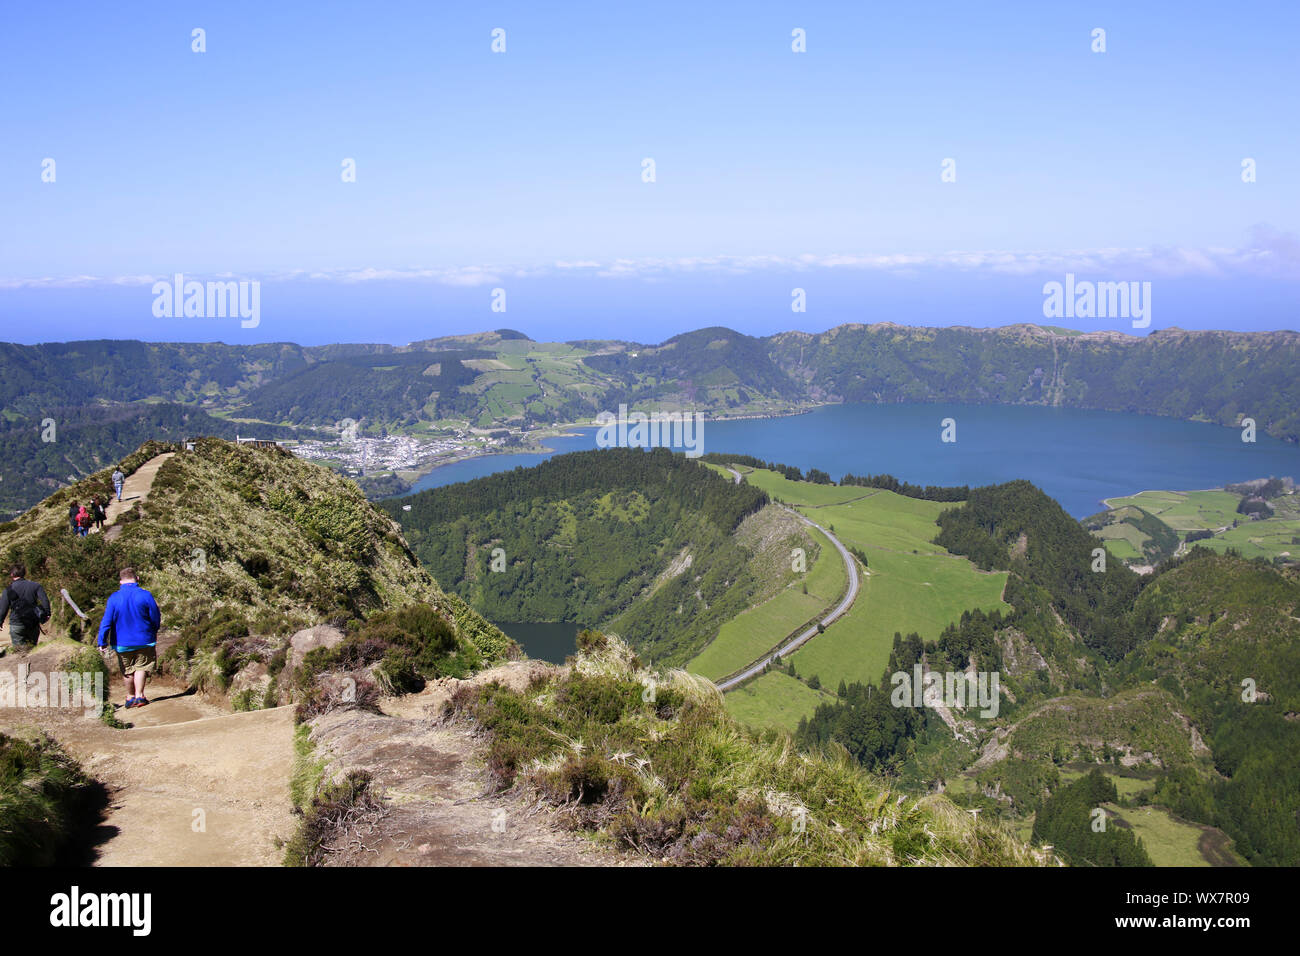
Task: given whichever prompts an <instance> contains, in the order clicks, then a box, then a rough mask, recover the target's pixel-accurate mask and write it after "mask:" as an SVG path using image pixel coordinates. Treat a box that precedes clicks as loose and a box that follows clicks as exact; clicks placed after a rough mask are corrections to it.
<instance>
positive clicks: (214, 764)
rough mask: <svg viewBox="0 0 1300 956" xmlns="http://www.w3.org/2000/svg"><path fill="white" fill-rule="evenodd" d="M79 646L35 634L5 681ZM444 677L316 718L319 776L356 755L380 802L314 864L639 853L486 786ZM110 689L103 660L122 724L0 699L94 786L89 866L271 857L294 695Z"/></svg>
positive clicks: (283, 805) (45, 668) (626, 860)
mask: <svg viewBox="0 0 1300 956" xmlns="http://www.w3.org/2000/svg"><path fill="white" fill-rule="evenodd" d="M161 646H162V645H160V647H161ZM78 648H79V646H78V645H76V644H74V643H73V642H71V641H68V640H64V639H56V640H46V641H42V643H41V644H40V645H39V646H38V647H37V648H36V649H35V650H33V651H31V652H30V653H28V654H25V655H19V654H16V653H12V652H11V653H8V654H7V655H6V656H5V657H3V658H0V673H4V672H8V673H9V674H12V675H13V676H14V678H15V680H19V679H22V678H23V676H24V673H25V674H26V675H27V677H28V679H29V680H30V675H34V674H36V673H38V672H39V673H43V674H46V675H48V674H49V673H50V672H52V671H58V670H60V669H63V668H64V665H65V664H66V662H67V661H68V659H69V657H70V656H71V655H72V654H73V653H74V652H75V651H76V650H78ZM110 657H111V655H110ZM536 666H538V665H537V664H536V662H527V663H517V664H512V665H507V666H505V667H501V668H494V669H493V670H491V671H487V672H485V673H483V674H481V675H477V676H476V677H475V678H471V681H473V682H476V683H477V682H479V681H483V680H500V681H502V682H503V683H507V684H512V685H513V684H521V686H522V685H526V682H527V680H528V679H530V674H531V669H532V668H533V667H536ZM547 666H549V665H547ZM24 668H25V672H24ZM53 679H54V680H58V679H59V678H57V677H56V678H53ZM457 683H459V682H456V681H452V680H446V681H438V682H435V683H434V684H433V685H430V687H429V688H428V689H426V691H424V692H422V693H420V694H413V695H409V696H407V697H401V698H384V699H383V700H382V701H381V707H382V708H383V711H384V712H382V713H372V712H368V711H362V710H357V709H344V710H336V711H333V712H331V713H328V714H326V715H324V716H322V717H319V718H317V719H316V720H315V721H314V722H313V725H312V732H311V738H312V740H313V742H314V744H315V746H316V754H315V756H316V758H317V759H318V760H322V761H325V762H327V764H328V766H327V775H328V776H329V777H330V778H331V779H337V777H338V776H339V775H341V774H342V773H345V772H346V771H348V770H354V769H365V770H367V771H369V772H371V773H372V774H373V775H374V783H375V789H376V790H377V791H378V792H379V793H380V795H381V796H382V797H383V802H384V809H383V811H382V813H376V814H372V815H371V816H370V817H368V818H365V819H360V820H358V821H356V825H355V826H352V827H349V828H348V829H347V830H345V831H343V832H340V833H338V834H337V835H336V837H335V838H334V840H333V841H332V842H331V843H330V844H329V846H328V849H329V850H330V852H329V853H328V855H327V857H326V859H325V861H324V865H326V866H501V865H527V866H592V865H596V866H610V865H615V866H619V865H637V864H639V863H643V862H644V861H641V860H638V859H636V858H634V857H630V856H628V855H626V854H621V853H617V852H615V851H613V850H610V849H608V848H605V847H602V846H599V845H597V844H594V843H593V842H592V841H591V840H590V839H588V838H586V837H583V836H580V835H578V834H576V833H573V832H570V831H568V830H567V829H566V828H565V827H564V826H563V821H562V820H560V819H559V818H558V816H557V814H556V813H555V811H553V810H550V809H548V808H543V807H539V806H536V805H534V804H532V803H530V802H529V801H527V800H526V799H525V798H524V797H523V796H521V795H520V794H518V793H512V792H508V793H489V792H488V791H489V789H490V787H489V783H488V778H487V774H486V772H485V771H484V765H483V741H482V740H481V739H479V738H477V737H476V736H475V735H474V734H473V733H472V732H471V730H470V729H468V728H465V727H459V726H446V725H443V724H442V723H441V721H440V720H438V719H437V716H436V714H437V712H438V711H439V710H440V705H441V702H442V701H443V700H445V699H446V697H447V695H448V694H449V693H450V690H451V688H452V687H454V686H455V685H456V684H457ZM122 688H123V685H122V681H121V679H120V678H119V677H118V676H117V674H116V672H114V674H113V679H112V682H111V684H110V699H112V700H113V701H114V702H115V703H116V716H117V718H118V719H119V720H122V721H124V722H126V723H129V724H130V725H131V726H130V728H129V729H126V730H119V729H114V728H112V727H109V726H107V725H106V724H104V723H103V722H102V721H100V720H99V719H98V718H97V717H92V716H88V715H87V714H86V713H85V712H84V711H83V710H81V709H80V708H76V709H68V708H56V707H39V708H37V707H26V708H19V707H0V732H3V733H6V734H14V733H17V734H24V735H30V734H31V733H32V732H34V731H43V732H45V733H47V734H49V735H50V736H52V737H54V738H55V739H56V740H57V741H58V742H59V743H60V744H61V745H62V746H63V748H64V749H65V750H66V751H67V752H68V753H69V755H71V756H72V757H74V758H75V759H76V760H77V761H78V762H79V763H80V764H81V766H82V768H83V769H84V770H85V771H86V773H87V774H88V775H89V776H91V777H92V778H94V779H95V780H96V781H98V782H99V783H101V784H102V785H103V786H104V788H105V789H106V791H107V799H108V805H107V807H106V808H105V809H104V811H103V818H102V820H101V821H100V822H99V825H98V827H97V828H96V830H95V833H94V836H93V838H92V839H91V841H90V842H91V843H92V844H93V846H92V847H90V848H87V858H89V857H90V856H93V857H94V859H93V864H94V865H96V866H279V865H281V864H282V863H283V859H284V851H283V844H284V842H285V841H286V840H288V839H289V838H290V837H291V836H292V835H293V834H294V832H295V831H296V829H297V826H298V822H299V820H300V818H299V817H298V816H297V815H296V814H295V813H294V810H293V805H292V797H291V795H290V779H291V777H292V774H293V769H294V746H293V740H294V717H293V713H294V708H293V707H292V706H284V707H276V708H271V709H267V710H257V711H251V712H247V713H232V712H230V710H229V708H228V707H227V706H225V704H224V701H216V700H212V699H207V698H205V697H203V696H202V695H200V694H197V693H194V692H193V691H192V690H190V689H189V688H187V687H186V686H185V685H183V684H181V683H179V682H177V681H176V680H175V679H174V678H171V677H167V676H163V677H161V678H157V679H153V680H150V682H149V686H148V690H147V692H146V693H147V694H148V696H149V700H150V703H149V704H148V705H147V706H145V707H136V708H132V709H130V710H124V709H123V708H122V705H121V700H122V697H123V689H122Z"/></svg>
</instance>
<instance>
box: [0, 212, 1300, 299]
mask: <svg viewBox="0 0 1300 956" xmlns="http://www.w3.org/2000/svg"><path fill="white" fill-rule="evenodd" d="M816 269H856V270H862V271H874V272H888V273H894V274H897V275H903V276H919V275H923V274H925V273H927V272H933V271H957V272H989V273H997V274H1003V275H1034V274H1045V273H1050V274H1060V273H1064V272H1075V273H1080V274H1083V273H1101V274H1106V275H1112V276H1120V275H1122V276H1125V277H1131V278H1148V277H1149V278H1164V277H1187V276H1201V277H1209V278H1233V277H1242V276H1246V277H1270V278H1281V279H1300V237H1297V236H1296V235H1295V234H1294V233H1285V232H1281V231H1279V230H1276V229H1274V228H1272V227H1271V226H1267V225H1259V226H1255V227H1254V228H1252V229H1251V231H1250V236H1249V241H1248V243H1247V244H1246V245H1244V246H1242V247H1241V248H1235V249H1234V248H1223V247H1211V248H1205V249H1195V248H1183V247H1163V246H1153V247H1150V248H1137V249H1122V248H1110V249H1088V250H1067V251H1010V250H984V251H961V250H957V251H952V252H944V253H895V254H888V255H880V254H849V253H836V254H829V255H814V254H804V255H798V256H777V255H751V256H696V257H678V258H641V259H632V258H616V259H608V260H604V261H602V260H597V259H578V260H557V261H555V262H552V263H550V264H543V265H536V266H492V265H470V266H444V267H437V268H421V269H377V268H373V267H367V268H361V269H333V270H303V269H299V270H289V271H280V272H272V273H266V274H262V275H246V276H235V275H233V274H231V273H221V274H220V277H221V278H257V279H261V280H262V281H271V282H276V281H279V282H296V281H297V282H301V281H308V282H341V283H362V282H395V281H424V282H434V283H437V284H439V285H446V286H458V287H475V286H484V285H495V284H499V283H500V282H501V281H502V277H503V276H504V277H511V278H531V277H543V276H561V275H568V276H572V275H592V276H598V277H601V278H607V279H641V280H644V281H658V280H662V279H665V278H668V277H671V276H673V275H682V274H696V273H713V274H725V275H746V274H752V273H761V272H805V271H810V270H816ZM186 278H194V279H203V278H206V277H205V276H200V275H197V274H196V275H193V276H191V275H189V274H186ZM171 279H172V276H171V275H170V274H168V275H158V276H153V275H123V276H93V275H74V276H40V277H29V278H9V279H0V289H40V288H77V287H88V286H95V285H152V284H153V283H154V282H157V281H167V282H169V281H171Z"/></svg>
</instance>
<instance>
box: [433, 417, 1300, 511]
mask: <svg viewBox="0 0 1300 956" xmlns="http://www.w3.org/2000/svg"><path fill="white" fill-rule="evenodd" d="M947 418H951V419H953V421H954V422H955V423H956V429H955V433H956V439H957V440H956V441H955V442H951V443H945V442H942V441H941V440H940V437H941V436H940V433H941V427H942V422H943V420H944V419H947ZM571 431H572V432H573V434H572V435H570V436H564V437H559V438H553V439H548V440H547V442H546V444H547V446H548V447H549V448H551V449H553V451H551V452H548V453H541V454H507V455H485V456H481V457H478V458H471V459H466V460H464V461H460V462H455V463H453V464H450V465H443V466H441V467H439V468H435V469H434V470H433V471H432V472H431V473H429V474H428V475H425V476H424V477H422V478H420V479H419V480H418V481H416V482H415V483H414V484H413V486H412V493H414V492H415V491H423V490H425V489H428V488H438V487H442V486H444V485H449V484H455V483H457V482H461V481H469V480H471V479H473V478H479V477H482V476H484V475H490V474H496V473H498V472H502V471H509V470H511V469H513V468H516V467H521V466H522V467H532V466H534V465H537V464H540V463H541V462H543V461H545V460H546V459H548V458H551V457H553V456H554V455H556V454H564V453H567V452H573V451H583V450H587V449H592V448H595V447H596V432H597V429H596V428H594V427H591V428H574V429H572V430H571ZM703 449H704V451H705V452H724V453H733V454H744V455H753V456H754V457H756V458H761V459H762V460H764V461H772V462H777V463H780V464H784V465H793V466H795V467H797V468H800V469H802V470H803V471H805V472H806V471H807V470H808V469H810V468H819V469H821V470H822V471H825V472H828V473H829V474H830V476H831V477H832V478H833V479H834V480H836V481H839V480H840V479H841V478H843V476H844V475H845V473H849V472H851V473H853V474H855V475H868V474H871V475H878V474H891V475H893V476H894V477H896V478H898V479H899V480H900V481H908V482H911V483H912V484H919V485H969V486H971V487H978V486H980V485H989V484H999V483H1001V482H1005V481H1013V480H1016V479H1026V480H1028V481H1031V482H1033V483H1034V484H1035V485H1037V486H1038V487H1039V488H1041V489H1042V490H1043V491H1044V492H1046V493H1047V494H1048V495H1050V496H1051V497H1053V498H1055V499H1056V500H1057V501H1058V502H1060V504H1061V506H1062V507H1063V508H1065V510H1066V511H1067V512H1069V513H1070V514H1071V515H1072V516H1073V517H1075V518H1084V517H1087V516H1088V515H1091V514H1095V513H1096V512H1098V511H1101V510H1102V509H1103V508H1104V507H1105V504H1104V501H1103V499H1106V498H1114V497H1119V496H1123V495H1131V494H1135V493H1137V492H1139V491H1147V490H1153V489H1168V490H1176V491H1192V490H1198V489H1203V488H1220V487H1222V486H1223V485H1225V484H1227V483H1230V482H1238V481H1245V480H1248V479H1251V478H1266V477H1270V476H1272V477H1283V476H1288V475H1289V476H1291V477H1295V478H1300V445H1294V444H1288V443H1286V442H1283V441H1280V440H1278V439H1276V438H1273V437H1271V436H1269V435H1265V434H1263V433H1262V432H1260V433H1258V434H1257V436H1256V440H1255V442H1253V443H1248V442H1243V441H1242V440H1241V430H1240V429H1237V428H1226V427H1223V426H1220V425H1214V424H1209V423H1205V422H1188V421H1181V420H1179V419H1176V418H1162V417H1159V416H1155V415H1135V414H1129V413H1124V412H1103V411H1089V410H1084V409H1071V408H1050V407H1044V406H1036V405H869V404H856V403H855V404H843V405H826V406H822V407H820V408H816V409H813V410H812V411H810V412H807V413H805V414H802V415H794V416H784V417H779V418H748V419H734V420H707V419H706V423H705V427H704V442H703Z"/></svg>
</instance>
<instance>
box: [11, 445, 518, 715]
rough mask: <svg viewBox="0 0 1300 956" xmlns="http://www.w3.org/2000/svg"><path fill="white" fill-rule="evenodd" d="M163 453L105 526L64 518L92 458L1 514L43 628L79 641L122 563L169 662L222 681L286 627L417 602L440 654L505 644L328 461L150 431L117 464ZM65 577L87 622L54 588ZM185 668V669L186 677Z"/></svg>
mask: <svg viewBox="0 0 1300 956" xmlns="http://www.w3.org/2000/svg"><path fill="white" fill-rule="evenodd" d="M167 452H173V453H174V454H172V457H170V458H169V459H167V460H166V461H164V462H163V463H162V465H161V467H160V468H159V469H158V471H157V474H156V476H155V477H154V480H153V484H152V488H151V490H150V492H149V495H148V497H147V498H146V499H145V500H144V501H143V503H142V504H138V505H137V506H136V507H135V508H133V509H130V510H128V511H126V512H125V513H124V514H123V515H122V516H121V517H120V518H119V519H118V520H117V522H116V524H115V525H114V526H113V527H112V528H111V529H110V532H109V533H105V534H93V535H91V536H89V537H86V538H77V537H75V536H73V535H72V534H71V533H70V532H69V531H68V528H67V504H68V502H69V501H73V500H76V501H84V500H88V498H89V497H90V495H91V494H96V493H98V494H104V495H106V496H107V495H108V494H109V493H110V492H111V486H110V485H109V481H108V478H109V470H104V471H100V472H98V473H96V474H95V475H92V476H91V477H89V478H86V479H83V480H82V481H79V482H77V483H76V484H74V485H72V486H71V487H69V488H66V489H63V490H62V491H59V492H57V493H56V494H54V495H52V496H50V497H49V498H47V499H46V500H45V501H43V502H42V503H41V504H40V505H38V506H37V507H35V508H33V509H31V510H29V511H27V512H25V513H23V514H22V515H20V516H19V517H18V518H17V519H16V520H14V521H11V522H7V523H5V524H0V561H3V563H5V564H6V565H7V564H8V563H10V562H12V561H15V560H21V561H23V562H24V563H25V564H26V565H27V567H28V569H29V576H30V577H32V578H34V579H36V580H40V581H41V582H42V583H43V584H44V586H45V588H46V591H47V593H49V594H50V595H51V596H52V597H53V599H54V616H53V618H52V623H51V627H52V628H53V630H54V632H55V633H61V634H67V635H69V636H71V637H73V638H74V639H77V638H84V639H87V640H89V639H91V635H90V633H89V631H90V630H92V629H94V628H95V627H97V625H98V619H99V616H100V614H101V612H102V610H103V607H104V602H105V601H106V600H107V598H108V596H109V594H111V593H112V592H113V591H114V590H116V588H117V571H118V569H119V568H121V567H124V566H131V567H134V568H135V569H136V571H137V573H138V574H139V577H140V580H141V583H142V584H143V585H144V586H145V587H147V588H148V589H149V590H150V591H152V592H153V594H154V595H155V596H156V598H157V599H158V603H159V605H160V607H161V608H162V613H163V626H164V628H165V629H168V630H170V631H172V632H173V633H176V632H178V633H177V637H178V639H177V641H176V642H175V646H174V647H173V650H172V652H171V658H170V662H171V666H173V667H174V668H175V669H177V670H179V671H181V672H183V673H188V674H189V676H191V677H194V676H195V675H194V673H191V672H193V671H195V669H202V670H203V671H204V672H205V675H204V676H205V678H211V679H212V680H213V681H214V682H215V684H216V685H217V688H218V689H220V690H224V689H225V688H226V687H227V686H228V685H229V682H230V680H231V679H233V677H234V676H235V674H236V673H237V672H238V671H239V670H240V669H241V668H243V667H245V666H248V665H250V664H253V663H262V664H267V665H274V664H275V662H276V661H277V659H278V661H279V663H281V664H282V663H283V659H284V657H283V648H284V643H285V641H286V640H287V639H288V637H289V636H290V635H292V634H293V633H294V632H295V631H297V630H299V629H301V628H304V627H310V626H313V625H316V624H322V623H335V624H338V625H341V626H342V627H343V628H344V629H345V630H349V631H350V630H355V629H359V628H361V626H362V622H363V621H364V620H366V619H369V618H373V617H375V616H376V615H377V614H379V613H381V612H383V613H388V612H393V611H396V610H398V609H401V608H406V607H413V606H419V607H427V608H430V609H432V613H434V614H435V615H437V616H439V617H440V618H441V619H442V620H443V621H445V622H446V624H447V625H448V627H449V628H450V629H451V631H452V632H453V633H454V635H455V638H454V643H455V647H454V648H452V649H451V650H452V651H453V652H454V654H453V656H455V655H457V654H458V655H460V659H462V660H472V661H473V662H474V663H475V665H478V664H482V663H487V662H491V661H494V660H500V659H503V658H504V656H505V655H506V654H507V653H510V652H511V649H512V648H513V645H512V644H511V642H510V641H509V640H508V638H506V637H505V635H503V634H502V633H501V632H500V631H499V630H497V629H496V628H495V627H493V626H491V625H490V624H488V623H487V622H486V621H484V620H483V619H482V618H481V617H480V616H479V615H478V614H476V613H475V612H474V611H472V610H471V609H470V608H469V607H468V606H467V605H465V603H464V602H463V601H461V600H460V599H459V598H458V597H456V596H455V595H450V594H446V593H444V592H443V591H442V589H441V588H440V587H439V586H438V583H437V582H436V581H435V580H434V578H433V577H432V576H431V575H430V574H429V573H428V572H427V571H425V570H424V568H422V567H421V566H420V564H419V562H418V560H417V559H416V558H415V556H414V554H412V552H411V551H410V549H409V548H408V546H407V545H406V542H405V541H404V540H403V538H402V537H401V534H400V533H399V530H398V528H397V526H396V525H395V524H394V523H393V522H392V521H390V520H389V518H388V517H387V516H386V515H384V514H383V513H382V512H380V511H379V510H378V509H376V508H375V507H374V506H373V505H371V504H370V503H369V502H367V501H366V500H365V498H364V497H363V496H362V494H361V492H360V490H359V489H358V488H357V487H356V486H355V485H354V484H352V483H351V482H349V481H347V480H346V479H344V478H341V477H339V476H338V475H337V474H335V473H334V472H332V471H330V470H328V469H326V468H322V467H320V466H317V465H313V464H310V463H308V462H305V461H302V460H300V459H297V458H295V457H293V456H292V455H290V454H288V453H287V452H284V451H282V450H279V449H275V448H251V447H247V446H236V445H234V444H232V443H229V442H225V441H221V440H219V439H203V440H201V441H199V442H198V443H197V446H196V448H195V450H194V451H191V452H186V451H181V450H178V446H172V445H166V444H162V443H157V442H151V443H148V444H146V445H145V446H143V447H141V448H140V449H139V450H138V451H136V452H135V453H134V454H132V455H130V456H128V457H127V459H126V460H125V461H124V462H123V463H122V470H123V471H124V472H126V473H127V474H131V473H133V472H134V471H135V469H137V468H139V467H140V466H141V465H143V464H144V463H145V462H146V461H149V460H151V459H154V458H155V457H157V456H158V455H160V454H164V453H167ZM63 588H66V589H67V590H68V592H69V593H70V595H71V596H72V598H73V600H74V601H75V602H76V603H77V605H78V606H79V607H80V608H81V610H82V611H83V612H85V613H86V614H87V615H88V616H89V618H90V621H89V622H88V625H86V626H83V625H82V623H81V621H80V620H79V619H78V618H77V617H76V616H75V615H74V614H73V612H72V610H71V609H70V608H69V607H68V605H67V604H66V603H64V602H63V601H62V600H60V599H59V596H58V595H59V591H60V589H63ZM195 679H197V678H195Z"/></svg>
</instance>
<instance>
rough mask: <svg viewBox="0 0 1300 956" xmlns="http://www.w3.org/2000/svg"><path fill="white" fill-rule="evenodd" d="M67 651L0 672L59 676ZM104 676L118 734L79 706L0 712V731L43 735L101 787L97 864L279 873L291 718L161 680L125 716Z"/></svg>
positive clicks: (285, 832)
mask: <svg viewBox="0 0 1300 956" xmlns="http://www.w3.org/2000/svg"><path fill="white" fill-rule="evenodd" d="M74 650H75V645H73V644H72V642H70V641H63V640H59V641H52V642H50V643H48V644H46V643H44V642H42V644H41V645H40V646H38V647H37V648H36V650H34V651H32V652H31V653H29V654H26V655H18V654H14V653H12V652H11V653H8V654H6V655H5V657H4V658H3V659H0V671H3V672H8V673H10V674H12V675H14V677H15V679H20V678H21V677H23V670H22V669H23V668H26V675H27V678H28V680H29V681H30V679H31V675H35V674H37V673H41V674H46V675H48V674H49V673H50V672H51V671H58V670H61V669H63V666H64V664H65V663H66V662H67V660H68V658H69V657H70V656H71V654H72V652H73V651H74ZM113 677H114V679H113V680H112V682H111V684H110V699H112V700H115V701H117V702H118V703H117V710H116V715H117V717H118V719H119V720H122V721H124V722H126V723H130V724H131V725H132V726H131V727H130V729H127V730H117V729H114V728H112V727H109V726H107V725H106V724H104V723H103V722H102V721H100V720H99V719H98V718H96V717H93V716H88V715H87V714H86V713H85V711H83V710H82V709H81V708H75V709H69V708H59V707H23V708H19V707H5V708H0V731H3V732H5V733H14V732H17V733H23V732H25V731H26V732H31V731H33V730H41V731H44V732H45V733H48V734H49V735H50V736H52V737H54V738H55V739H56V740H57V741H58V742H59V743H60V744H61V745H62V746H63V748H64V749H65V750H66V751H67V752H68V754H69V755H70V756H72V757H73V758H75V759H76V760H77V762H78V763H80V764H81V767H82V769H83V770H85V772H86V773H87V774H88V775H89V776H91V777H93V778H94V779H95V780H97V781H99V782H100V783H101V784H103V786H104V787H105V788H106V790H107V795H108V800H109V803H108V806H107V807H106V809H105V811H104V816H103V819H102V820H101V821H100V824H99V826H98V829H97V832H96V836H95V840H94V842H95V844H96V846H95V853H96V855H97V859H95V861H94V862H95V865H97V866H275V865H278V864H279V863H280V861H281V855H282V854H281V851H280V850H279V849H277V847H276V840H277V839H280V840H283V839H287V838H288V837H289V836H291V835H292V833H293V831H294V827H295V818H294V816H293V813H292V805H291V799H290V796H289V778H290V775H291V773H292V769H293V708H291V707H278V708H275V709H273V710H261V711H252V712H250V713H230V712H229V710H228V709H225V708H222V707H220V706H218V705H216V704H214V703H212V702H209V701H205V700H204V699H203V698H201V697H200V696H198V695H196V694H193V693H191V692H189V691H188V690H187V688H186V687H185V686H184V685H182V684H179V683H177V682H176V681H174V680H172V679H170V678H165V677H164V678H162V679H161V680H151V681H150V682H149V687H148V690H147V691H146V693H147V694H148V696H149V699H150V701H151V703H150V704H149V705H148V706H147V707H138V708H132V709H131V710H124V709H122V706H121V699H122V696H123V691H122V682H121V680H120V679H119V678H118V677H117V675H116V674H114V675H113ZM47 679H49V678H47ZM53 680H60V678H58V677H55V678H53ZM29 686H31V685H30V684H29Z"/></svg>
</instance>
